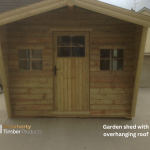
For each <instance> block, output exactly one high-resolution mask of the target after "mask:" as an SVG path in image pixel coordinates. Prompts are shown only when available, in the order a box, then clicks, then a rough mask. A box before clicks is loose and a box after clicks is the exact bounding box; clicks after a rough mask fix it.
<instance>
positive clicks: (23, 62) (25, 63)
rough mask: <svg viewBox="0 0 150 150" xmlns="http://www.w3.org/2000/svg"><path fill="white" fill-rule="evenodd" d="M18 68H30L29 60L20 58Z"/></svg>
mask: <svg viewBox="0 0 150 150" xmlns="http://www.w3.org/2000/svg"><path fill="white" fill-rule="evenodd" d="M19 70H21V71H23V70H30V61H29V60H20V61H19Z"/></svg>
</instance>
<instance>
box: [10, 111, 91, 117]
mask: <svg viewBox="0 0 150 150" xmlns="http://www.w3.org/2000/svg"><path fill="white" fill-rule="evenodd" d="M12 114H13V116H15V117H48V116H49V117H61V116H62V117H63V116H64V117H65V116H68V117H80V116H82V117H84V116H87V117H90V111H71V112H64V111H63V112H56V111H47V110H42V111H32V110H28V111H26V110H21V111H20V110H13V112H12Z"/></svg>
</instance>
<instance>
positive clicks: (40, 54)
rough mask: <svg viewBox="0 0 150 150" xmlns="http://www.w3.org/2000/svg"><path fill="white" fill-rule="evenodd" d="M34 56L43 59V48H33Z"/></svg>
mask: <svg viewBox="0 0 150 150" xmlns="http://www.w3.org/2000/svg"><path fill="white" fill-rule="evenodd" d="M32 58H41V59H42V50H41V49H33V50H32Z"/></svg>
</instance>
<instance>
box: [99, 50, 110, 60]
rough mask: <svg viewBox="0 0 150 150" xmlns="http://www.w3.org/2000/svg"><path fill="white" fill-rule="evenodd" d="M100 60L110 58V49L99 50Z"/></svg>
mask: <svg viewBox="0 0 150 150" xmlns="http://www.w3.org/2000/svg"><path fill="white" fill-rule="evenodd" d="M100 58H110V49H101V50H100Z"/></svg>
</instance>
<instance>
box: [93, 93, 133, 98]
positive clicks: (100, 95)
mask: <svg viewBox="0 0 150 150" xmlns="http://www.w3.org/2000/svg"><path fill="white" fill-rule="evenodd" d="M132 97H133V94H108V93H105V94H101V93H99V94H95V93H94V94H90V99H91V100H92V99H93V100H94V99H95V100H96V99H106V100H114V99H115V100H120V99H122V100H130V99H132Z"/></svg>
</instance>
